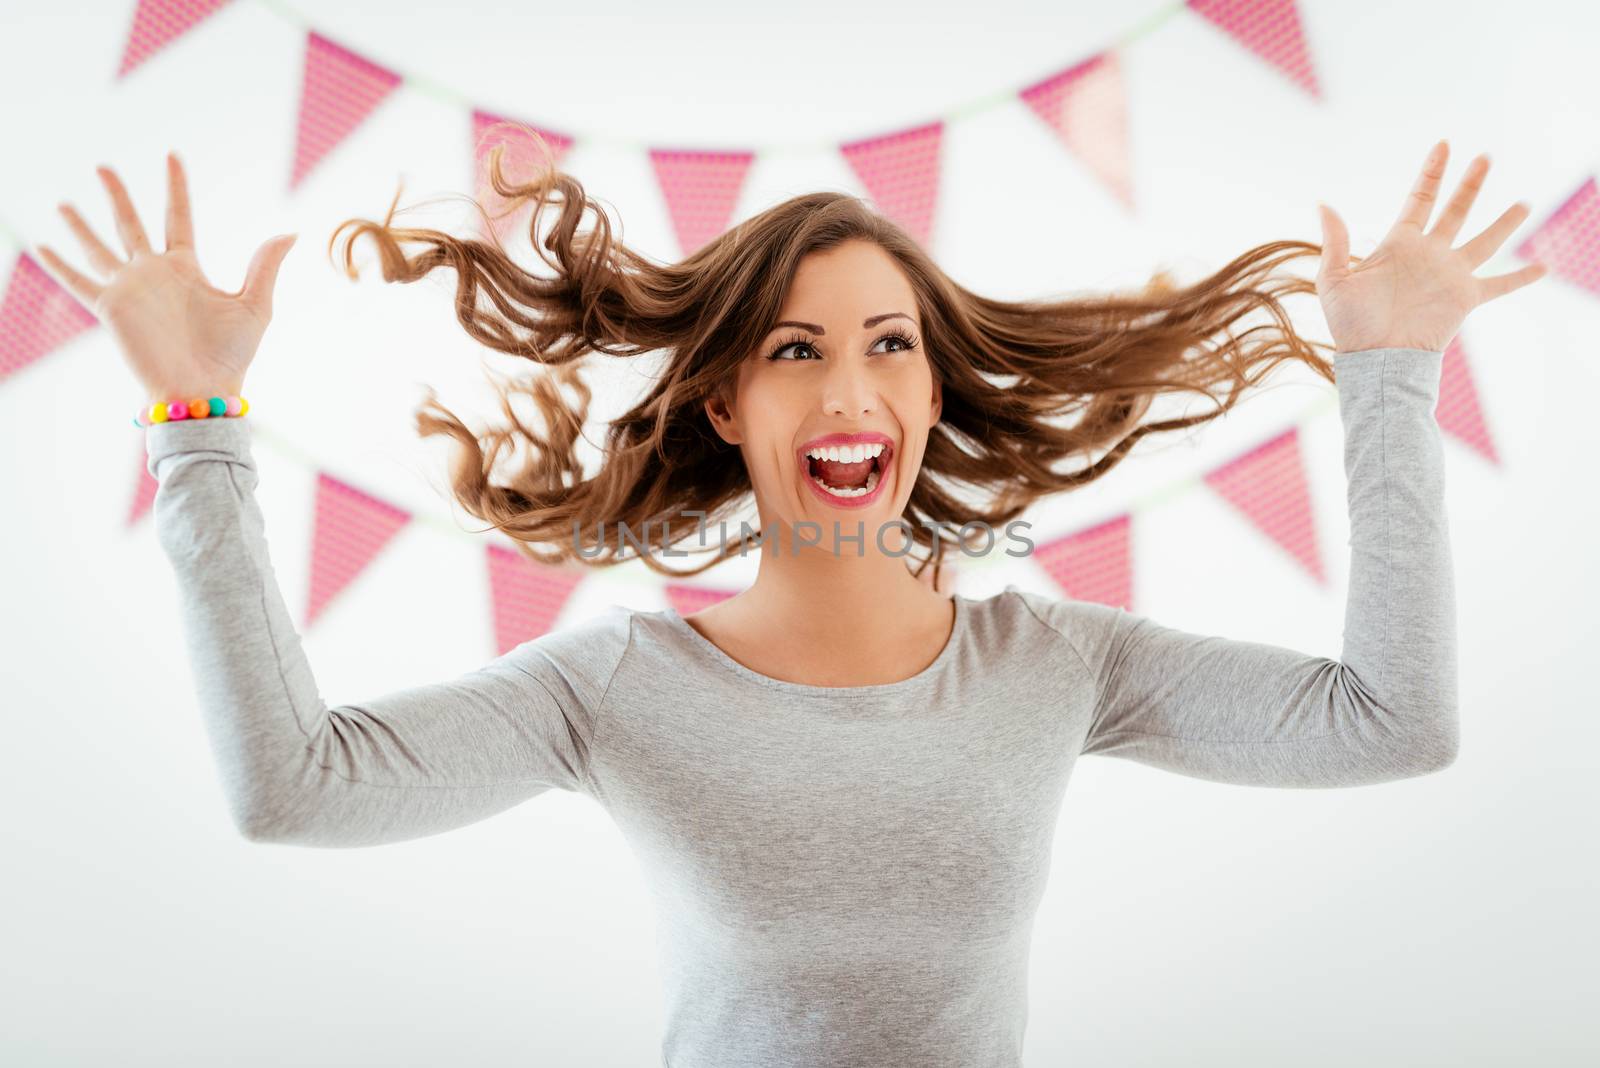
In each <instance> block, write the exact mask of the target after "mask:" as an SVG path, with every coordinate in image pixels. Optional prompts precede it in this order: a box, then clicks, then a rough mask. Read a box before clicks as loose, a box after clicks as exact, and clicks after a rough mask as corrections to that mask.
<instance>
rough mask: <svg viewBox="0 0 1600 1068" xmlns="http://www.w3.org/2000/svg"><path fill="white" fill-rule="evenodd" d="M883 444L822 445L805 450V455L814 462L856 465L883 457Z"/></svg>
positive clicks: (876, 442) (878, 442)
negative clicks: (822, 461) (825, 461)
mask: <svg viewBox="0 0 1600 1068" xmlns="http://www.w3.org/2000/svg"><path fill="white" fill-rule="evenodd" d="M883 448H884V446H883V442H881V441H875V442H873V443H872V444H871V445H824V446H821V447H819V448H814V449H807V450H806V455H807V456H809V457H811V458H813V459H816V460H834V461H837V462H840V463H847V464H849V463H855V464H858V463H860V462H861V461H863V460H870V459H873V458H874V457H878V456H882V455H883Z"/></svg>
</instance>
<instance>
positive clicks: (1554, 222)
mask: <svg viewBox="0 0 1600 1068" xmlns="http://www.w3.org/2000/svg"><path fill="white" fill-rule="evenodd" d="M1517 255H1518V256H1521V257H1522V258H1523V259H1525V260H1534V261H1535V262H1538V263H1542V264H1544V265H1545V266H1547V267H1549V268H1550V270H1551V272H1552V273H1554V274H1558V275H1560V276H1561V277H1562V278H1565V279H1566V280H1567V281H1569V282H1572V283H1573V284H1574V285H1579V286H1582V287H1583V288H1584V289H1587V290H1588V291H1589V292H1591V293H1596V294H1600V190H1597V189H1596V187H1595V180H1594V179H1593V178H1592V177H1591V178H1590V179H1589V180H1588V181H1586V182H1584V183H1583V184H1582V185H1580V186H1578V189H1577V191H1576V192H1575V193H1573V194H1572V195H1571V196H1570V197H1568V198H1567V199H1566V202H1565V203H1564V204H1562V205H1561V206H1560V207H1559V208H1557V209H1556V210H1555V214H1553V215H1551V216H1550V218H1548V219H1546V220H1545V222H1544V225H1542V226H1540V227H1539V228H1538V229H1537V230H1535V231H1534V232H1533V233H1531V234H1529V235H1528V238H1527V240H1525V241H1523V242H1522V244H1521V245H1519V246H1518V247H1517Z"/></svg>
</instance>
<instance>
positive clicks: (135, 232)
mask: <svg viewBox="0 0 1600 1068" xmlns="http://www.w3.org/2000/svg"><path fill="white" fill-rule="evenodd" d="M95 170H96V171H97V172H98V173H99V175H100V181H101V182H102V183H104V185H105V187H106V192H107V193H109V194H111V207H112V210H113V213H114V214H115V215H116V218H117V233H118V234H120V235H121V237H122V244H123V247H124V248H126V249H127V250H128V255H130V256H132V255H134V254H136V253H139V252H149V251H150V239H149V238H148V237H146V236H145V232H144V224H143V223H141V222H139V214H138V212H136V211H134V210H133V201H132V200H130V199H128V191H127V190H126V189H125V188H123V185H122V179H120V178H118V177H117V176H116V175H115V174H113V173H112V171H111V168H110V167H96V168H95Z"/></svg>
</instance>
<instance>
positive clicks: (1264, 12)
mask: <svg viewBox="0 0 1600 1068" xmlns="http://www.w3.org/2000/svg"><path fill="white" fill-rule="evenodd" d="M1186 4H1187V6H1188V8H1189V10H1190V11H1193V12H1194V13H1195V14H1196V15H1199V16H1200V17H1201V18H1203V19H1205V20H1206V21H1208V22H1210V23H1212V24H1213V25H1215V26H1217V27H1219V28H1220V29H1222V31H1223V32H1225V33H1226V34H1228V36H1230V37H1232V38H1233V39H1234V40H1236V41H1238V42H1239V43H1240V44H1242V45H1244V47H1246V48H1248V49H1249V50H1250V51H1252V52H1254V53H1255V54H1256V55H1258V56H1260V57H1261V58H1262V59H1264V60H1266V61H1267V62H1268V63H1270V64H1271V65H1272V66H1274V67H1276V68H1278V70H1280V71H1282V72H1283V73H1284V74H1286V75H1288V76H1289V80H1290V81H1292V82H1294V83H1295V84H1296V85H1298V86H1299V87H1300V88H1302V89H1304V90H1305V91H1306V92H1308V93H1310V94H1311V95H1312V96H1313V97H1315V98H1316V99H1318V100H1320V99H1322V87H1321V86H1320V85H1318V83H1317V74H1316V71H1314V70H1313V69H1312V67H1311V50H1310V49H1309V48H1308V47H1307V45H1306V34H1305V28H1304V26H1303V25H1302V24H1301V22H1300V11H1299V8H1297V7H1296V6H1295V2H1294V0H1186Z"/></svg>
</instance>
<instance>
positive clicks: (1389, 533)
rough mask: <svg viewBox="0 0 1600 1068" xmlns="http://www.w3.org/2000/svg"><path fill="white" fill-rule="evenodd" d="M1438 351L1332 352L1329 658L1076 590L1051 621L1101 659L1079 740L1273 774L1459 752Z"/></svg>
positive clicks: (1313, 774)
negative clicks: (1340, 598) (1225, 634)
mask: <svg viewBox="0 0 1600 1068" xmlns="http://www.w3.org/2000/svg"><path fill="white" fill-rule="evenodd" d="M1442 361H1443V353H1441V352H1430V351H1426V350H1421V349H1395V348H1386V349H1369V350H1364V351H1361V352H1351V353H1336V354H1335V356H1334V375H1335V382H1336V385H1337V388H1338V391H1339V410H1340V416H1341V420H1342V422H1343V424H1344V432H1345V446H1344V458H1345V471H1346V476H1347V491H1348V499H1349V512H1350V553H1351V566H1350V578H1349V590H1348V596H1347V601H1346V607H1345V622H1344V632H1343V652H1342V654H1341V657H1340V659H1338V660H1333V659H1330V658H1328V657H1325V656H1313V655H1308V654H1305V653H1300V652H1296V651H1294V650H1292V649H1286V648H1282V647H1280V646H1276V645H1271V644H1264V643H1260V642H1249V641H1237V640H1231V639H1227V638H1222V637H1214V636H1208V635H1203V634H1193V633H1188V632H1186V631H1182V630H1178V629H1175V628H1172V627H1168V626H1164V625H1162V624H1160V623H1157V622H1155V621H1153V620H1151V619H1149V618H1146V617H1144V616H1140V615H1137V614H1134V613H1131V612H1128V611H1127V610H1125V609H1121V608H1112V607H1108V606H1105V605H1101V604H1091V603H1086V602H1071V604H1070V608H1069V609H1068V610H1067V612H1066V615H1067V616H1069V617H1071V618H1068V619H1066V622H1065V625H1064V626H1063V627H1062V628H1061V629H1062V631H1063V632H1064V633H1067V634H1069V635H1072V634H1077V635H1081V636H1083V639H1084V640H1083V643H1082V644H1083V647H1084V648H1086V649H1088V650H1089V651H1090V655H1091V656H1092V657H1093V663H1094V664H1096V665H1097V667H1095V668H1093V669H1092V670H1095V672H1096V674H1097V676H1098V698H1097V705H1096V707H1095V710H1094V713H1093V716H1092V718H1091V723H1090V726H1089V729H1088V732H1087V735H1086V737H1085V739H1084V744H1083V747H1082V750H1081V751H1082V752H1084V753H1092V754H1105V755H1109V756H1118V757H1125V758H1128V759H1132V760H1136V761H1139V762H1141V763H1144V764H1149V765H1152V766H1154V767H1158V768H1164V769H1166V770H1169V771H1174V772H1178V773H1180V774H1184V775H1189V776H1193V777H1196V778H1201V779H1210V780H1213V781H1217V782H1226V783H1237V784H1243V785H1253V786H1280V787H1328V786H1356V785H1364V784H1369V783H1378V782H1385V781H1391V780H1395V779H1402V778H1409V777H1411V776H1415V775H1423V774H1427V773H1429V772H1433V771H1438V770H1440V769H1442V768H1444V767H1447V766H1448V765H1449V764H1450V763H1451V762H1452V761H1453V760H1454V759H1455V756H1456V751H1457V746H1458V738H1459V719H1458V698H1457V662H1456V617H1455V587H1454V579H1453V575H1452V565H1451V553H1450V541H1449V535H1448V530H1447V526H1446V522H1445V503H1444V489H1445V480H1444V457H1443V450H1442V446H1441V442H1440V437H1439V429H1438V424H1437V423H1436V421H1435V419H1434V414H1433V413H1434V408H1435V405H1436V403H1437V401H1438V396H1439V376H1440V370H1441V367H1442ZM1080 655H1082V654H1081V652H1080Z"/></svg>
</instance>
